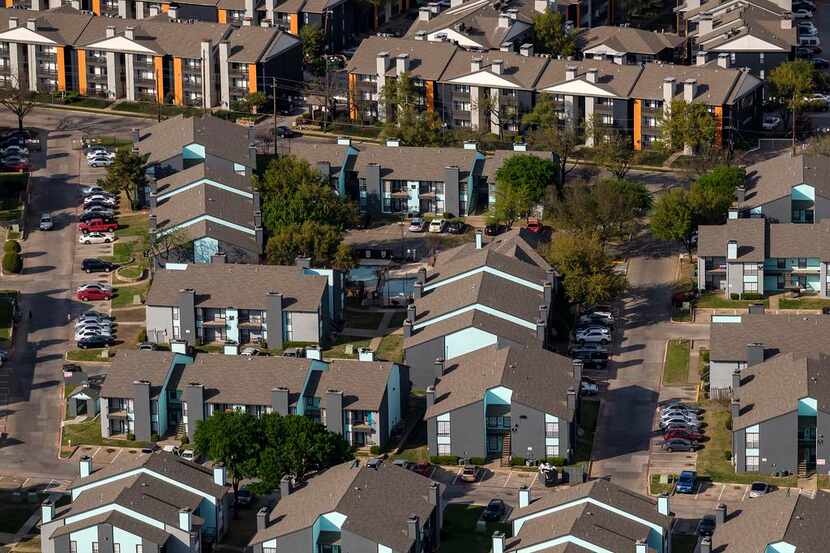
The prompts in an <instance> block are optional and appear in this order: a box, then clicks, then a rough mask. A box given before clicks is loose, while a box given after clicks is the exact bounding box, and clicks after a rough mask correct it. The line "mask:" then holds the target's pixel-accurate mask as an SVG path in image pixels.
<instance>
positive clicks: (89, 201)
mask: <svg viewBox="0 0 830 553" xmlns="http://www.w3.org/2000/svg"><path fill="white" fill-rule="evenodd" d="M116 203H118V201H117V200H116V199H115V198H113V197H112V196H104V195H103V194H93V195H91V196H87V197H85V198H84V207H87V206H90V205H96V204H100V205H105V206H109V207H113V206H114V205H115V204H116Z"/></svg>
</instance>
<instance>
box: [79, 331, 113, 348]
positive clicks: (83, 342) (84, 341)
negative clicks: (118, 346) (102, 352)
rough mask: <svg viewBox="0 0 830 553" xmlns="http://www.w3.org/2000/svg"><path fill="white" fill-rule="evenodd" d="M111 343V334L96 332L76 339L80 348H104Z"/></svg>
mask: <svg viewBox="0 0 830 553" xmlns="http://www.w3.org/2000/svg"><path fill="white" fill-rule="evenodd" d="M110 344H112V336H103V335H101V334H97V335H95V336H87V337H86V338H81V339H80V340H78V347H79V348H80V349H87V348H105V347H107V346H109V345H110Z"/></svg>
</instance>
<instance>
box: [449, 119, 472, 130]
mask: <svg viewBox="0 0 830 553" xmlns="http://www.w3.org/2000/svg"><path fill="white" fill-rule="evenodd" d="M452 124H453V126H454V127H456V128H458V129H469V128H470V127H472V124H471V123H470V122H469V121H467V120H466V119H454V120H453V122H452Z"/></svg>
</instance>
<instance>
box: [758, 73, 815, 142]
mask: <svg viewBox="0 0 830 553" xmlns="http://www.w3.org/2000/svg"><path fill="white" fill-rule="evenodd" d="M815 82H816V81H815V66H814V65H813V64H812V63H810V62H809V61H807V60H795V61H788V62H786V63H782V64H781V65H779V66H778V67H776V68H774V69H773V70H772V71H770V74H769V83H770V87H771V89H772V90H771V94H772V95H773V96H778V97H780V98H784V99H786V104H787V106H788V107H789V109H790V111H791V117H792V135H793V142H792V148H793V154H795V144H796V135H797V132H796V122H797V120H798V110H799V109H800V108H801V107H802V106H803V105H804V103H805V101H806V96H807V94H809V93H810V92H812V90H813V88H814V87H815Z"/></svg>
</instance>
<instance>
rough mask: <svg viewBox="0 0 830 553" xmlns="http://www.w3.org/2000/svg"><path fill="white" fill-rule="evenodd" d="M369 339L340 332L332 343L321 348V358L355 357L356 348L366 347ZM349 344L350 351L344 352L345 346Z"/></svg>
mask: <svg viewBox="0 0 830 553" xmlns="http://www.w3.org/2000/svg"><path fill="white" fill-rule="evenodd" d="M371 341H372V340H371V338H358V337H356V336H348V335H346V334H341V335H340V336H338V337H337V339H336V340H335V342H334V344H332V345H330V346H329V347H327V348H326V349H324V350H323V352H322V353H323V359H357V350H358V349H359V348H368V347H369V342H371ZM349 344H351V346H352V353H346V347H347V346H348V345H349Z"/></svg>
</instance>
